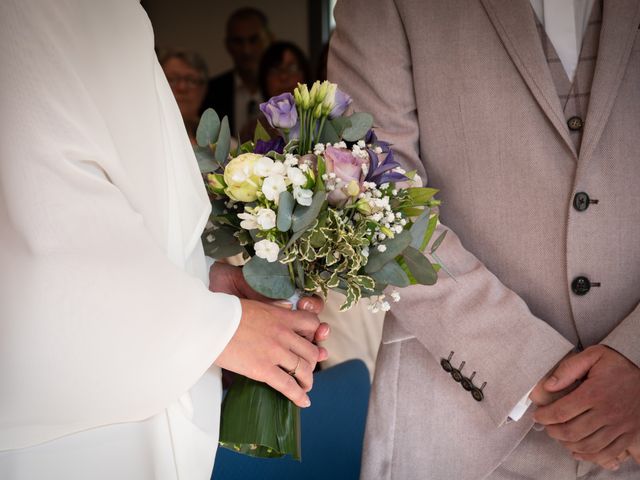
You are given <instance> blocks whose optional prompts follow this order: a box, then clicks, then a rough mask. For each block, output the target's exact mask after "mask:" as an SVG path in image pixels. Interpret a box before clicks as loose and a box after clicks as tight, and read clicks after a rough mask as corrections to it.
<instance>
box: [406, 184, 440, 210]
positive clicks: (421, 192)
mask: <svg viewBox="0 0 640 480" xmlns="http://www.w3.org/2000/svg"><path fill="white" fill-rule="evenodd" d="M407 193H408V194H409V199H410V200H411V205H413V206H417V205H425V204H426V203H427V202H428V201H429V200H431V199H432V198H433V196H434V195H435V194H436V193H438V190H437V189H435V188H427V187H412V188H408V189H407Z"/></svg>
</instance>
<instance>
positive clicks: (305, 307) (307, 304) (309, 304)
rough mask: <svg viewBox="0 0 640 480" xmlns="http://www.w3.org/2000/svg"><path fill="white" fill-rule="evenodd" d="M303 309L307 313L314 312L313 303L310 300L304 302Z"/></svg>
mask: <svg viewBox="0 0 640 480" xmlns="http://www.w3.org/2000/svg"><path fill="white" fill-rule="evenodd" d="M302 309H303V310H304V311H306V312H313V310H314V308H313V303H312V302H311V301H309V300H305V301H303V302H302Z"/></svg>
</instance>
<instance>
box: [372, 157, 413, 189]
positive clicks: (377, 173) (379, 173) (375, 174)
mask: <svg viewBox="0 0 640 480" xmlns="http://www.w3.org/2000/svg"><path fill="white" fill-rule="evenodd" d="M367 152H369V158H370V159H371V164H370V165H369V167H370V168H369V173H367V176H366V178H365V180H366V181H367V182H374V183H375V184H376V185H382V184H383V183H391V182H394V183H395V182H403V181H407V180H409V178H407V176H406V175H404V174H403V173H400V172H398V171H397V169H399V168H400V164H399V163H398V162H396V161H395V160H394V158H393V150H391V149H389V150H388V151H387V152H383V154H382V155H383V156H382V159H381V158H380V157H378V155H377V154H376V152H374V151H373V150H371V149H368V150H367Z"/></svg>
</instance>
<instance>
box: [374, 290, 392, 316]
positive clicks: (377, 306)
mask: <svg viewBox="0 0 640 480" xmlns="http://www.w3.org/2000/svg"><path fill="white" fill-rule="evenodd" d="M389 296H390V297H391V299H392V300H393V302H394V303H397V302H399V301H400V293H399V292H398V291H397V290H393V291H392V292H391V294H390V295H389ZM386 298H387V296H386V295H384V294H382V295H379V296H377V297H371V303H370V304H369V307H368V308H369V310H370V311H371V312H372V313H378V312H380V311H382V312H388V311H389V310H391V304H390V303H389V302H388V301H387V300H386Z"/></svg>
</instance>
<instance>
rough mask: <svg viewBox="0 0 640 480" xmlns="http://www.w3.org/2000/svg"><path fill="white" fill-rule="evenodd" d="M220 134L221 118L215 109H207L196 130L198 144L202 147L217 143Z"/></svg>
mask: <svg viewBox="0 0 640 480" xmlns="http://www.w3.org/2000/svg"><path fill="white" fill-rule="evenodd" d="M219 133H220V117H218V114H217V113H216V111H215V110H214V109H213V108H207V109H206V110H205V111H204V112H203V113H202V116H201V117H200V123H198V129H197V130H196V142H197V143H198V145H199V146H201V147H209V146H210V145H213V144H214V143H216V141H217V139H218V135H219Z"/></svg>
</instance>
